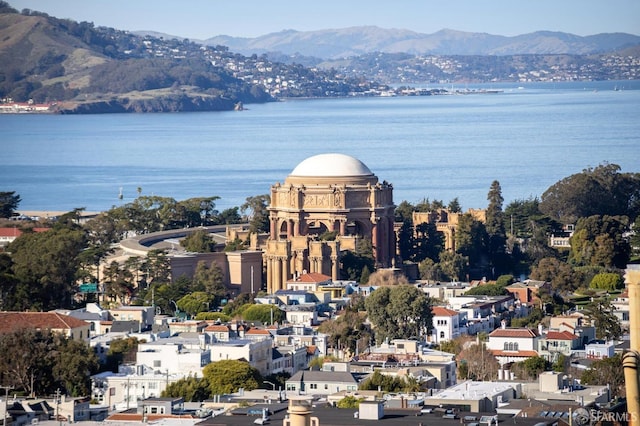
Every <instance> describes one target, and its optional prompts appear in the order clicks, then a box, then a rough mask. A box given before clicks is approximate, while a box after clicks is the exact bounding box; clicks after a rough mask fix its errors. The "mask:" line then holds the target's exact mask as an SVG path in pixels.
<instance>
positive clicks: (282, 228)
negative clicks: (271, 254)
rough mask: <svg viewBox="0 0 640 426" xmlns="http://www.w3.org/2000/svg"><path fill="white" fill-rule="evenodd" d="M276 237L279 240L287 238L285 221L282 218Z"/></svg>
mask: <svg viewBox="0 0 640 426" xmlns="http://www.w3.org/2000/svg"><path fill="white" fill-rule="evenodd" d="M278 239H279V240H286V239H287V222H286V221H284V220H283V221H282V222H281V223H280V228H279V229H278Z"/></svg>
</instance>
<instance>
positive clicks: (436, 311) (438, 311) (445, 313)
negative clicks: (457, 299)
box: [431, 306, 458, 317]
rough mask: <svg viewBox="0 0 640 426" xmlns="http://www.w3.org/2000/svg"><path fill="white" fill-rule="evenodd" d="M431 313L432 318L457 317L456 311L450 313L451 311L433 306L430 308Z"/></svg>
mask: <svg viewBox="0 0 640 426" xmlns="http://www.w3.org/2000/svg"><path fill="white" fill-rule="evenodd" d="M431 312H432V313H433V316H434V317H455V316H458V313H457V312H456V311H452V310H451V309H447V308H443V307H442V306H434V307H433V308H431Z"/></svg>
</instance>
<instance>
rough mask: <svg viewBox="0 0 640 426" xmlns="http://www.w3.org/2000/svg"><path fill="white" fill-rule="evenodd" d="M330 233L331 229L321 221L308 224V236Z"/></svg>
mask: <svg viewBox="0 0 640 426" xmlns="http://www.w3.org/2000/svg"><path fill="white" fill-rule="evenodd" d="M327 231H329V228H328V227H327V225H326V224H325V223H324V222H322V221H320V220H317V221H314V222H309V223H308V224H307V235H318V236H320V235H322V234H324V233H325V232H327Z"/></svg>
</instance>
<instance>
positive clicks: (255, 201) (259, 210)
mask: <svg viewBox="0 0 640 426" xmlns="http://www.w3.org/2000/svg"><path fill="white" fill-rule="evenodd" d="M270 202H271V197H270V196H269V194H263V195H256V196H253V197H247V199H246V202H245V203H244V204H243V205H242V206H240V211H241V212H242V213H243V214H244V213H245V212H247V211H248V212H249V213H248V214H247V216H248V218H249V231H250V232H257V233H261V232H269V211H268V210H267V207H268V206H269V203H270Z"/></svg>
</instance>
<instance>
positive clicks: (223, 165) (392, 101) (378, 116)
mask: <svg viewBox="0 0 640 426" xmlns="http://www.w3.org/2000/svg"><path fill="white" fill-rule="evenodd" d="M478 87H480V88H490V89H495V90H498V91H500V92H499V93H492V94H468V95H446V96H407V97H383V98H350V99H312V100H311V99H310V100H293V101H284V102H274V103H269V104H263V105H247V106H246V107H247V108H248V109H246V110H245V111H241V112H237V111H234V112H201V113H191V112H190V113H158V114H104V115H48V114H0V158H1V161H0V191H16V193H17V194H19V195H20V197H21V199H22V201H21V203H20V205H19V210H23V211H24V210H40V211H45V212H46V211H68V210H72V209H74V208H85V209H86V210H87V211H103V210H107V209H109V208H111V207H113V206H118V205H122V204H124V203H128V202H131V201H132V200H133V199H135V198H136V197H137V196H138V194H139V192H138V191H139V190H140V194H142V195H158V196H164V197H172V198H175V199H176V200H184V199H187V198H192V197H201V196H202V197H204V196H218V197H220V200H218V201H217V203H216V206H217V208H218V210H223V209H225V208H228V207H234V206H240V205H241V204H243V203H244V201H245V199H246V198H247V197H250V196H254V195H260V194H267V193H269V190H270V186H271V185H272V184H274V183H276V182H282V181H284V179H285V177H286V176H287V175H288V174H289V173H290V172H291V171H292V170H293V169H294V168H295V166H296V165H297V164H298V163H299V162H301V161H302V160H304V159H305V158H307V157H310V156H312V155H316V154H321V153H328V152H339V153H344V154H348V155H351V156H354V157H356V158H358V159H360V160H361V161H363V162H364V163H365V164H366V165H367V166H368V167H369V168H370V169H371V170H372V171H373V172H374V173H375V174H376V175H377V176H378V178H379V179H380V180H381V181H382V180H386V181H388V182H391V183H392V184H393V186H394V201H395V203H396V204H398V203H400V202H401V201H403V200H406V201H409V202H411V203H414V204H415V203H417V202H420V201H421V200H422V199H424V198H428V199H430V200H434V199H437V200H442V201H444V202H445V204H446V203H448V202H449V201H451V200H452V199H453V198H455V197H458V199H459V202H460V203H461V205H462V207H463V209H464V210H465V211H466V210H467V209H468V208H484V207H486V205H487V193H488V191H489V187H490V186H491V182H492V181H494V180H497V181H499V182H500V185H501V188H502V194H503V197H504V199H505V206H506V204H508V203H509V202H510V201H513V200H516V199H527V198H530V197H535V196H538V197H539V196H540V195H542V193H543V192H544V191H545V190H546V189H547V188H548V187H549V186H551V185H552V184H554V183H555V182H557V181H558V180H560V179H562V178H564V177H567V176H569V175H571V174H574V173H579V172H581V171H582V170H583V169H585V168H588V167H596V166H598V165H599V164H602V163H604V162H608V163H615V164H618V165H620V166H621V168H622V171H623V172H640V81H624V82H590V83H584V82H580V83H577V82H576V83H555V84H551V83H548V84H521V83H517V84H514V83H509V84H507V83H504V84H493V85H485V86H474V87H463V86H458V87H454V90H456V89H458V90H467V89H476V88H478ZM447 88H450V87H447ZM120 193H121V194H122V199H120V197H119V195H120Z"/></svg>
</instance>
